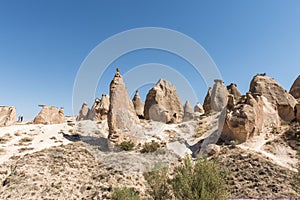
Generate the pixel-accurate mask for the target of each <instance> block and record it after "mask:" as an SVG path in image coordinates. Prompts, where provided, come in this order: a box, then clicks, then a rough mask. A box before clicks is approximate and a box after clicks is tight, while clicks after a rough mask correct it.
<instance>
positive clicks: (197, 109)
mask: <svg viewBox="0 0 300 200" xmlns="http://www.w3.org/2000/svg"><path fill="white" fill-rule="evenodd" d="M194 112H198V113H200V114H204V112H205V111H204V109H203V106H202V105H201V104H200V103H199V102H198V103H197V104H196V105H195V107H194Z"/></svg>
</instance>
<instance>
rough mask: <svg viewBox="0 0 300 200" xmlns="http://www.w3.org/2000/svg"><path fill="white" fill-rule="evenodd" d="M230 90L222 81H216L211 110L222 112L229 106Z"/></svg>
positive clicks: (212, 92) (212, 93)
mask: <svg viewBox="0 0 300 200" xmlns="http://www.w3.org/2000/svg"><path fill="white" fill-rule="evenodd" d="M228 94H229V93H228V90H227V88H226V86H225V85H224V82H223V81H222V80H218V79H217V80H215V84H214V87H213V89H212V91H211V109H212V111H216V112H220V111H222V110H223V108H224V107H225V106H226V105H227V97H228Z"/></svg>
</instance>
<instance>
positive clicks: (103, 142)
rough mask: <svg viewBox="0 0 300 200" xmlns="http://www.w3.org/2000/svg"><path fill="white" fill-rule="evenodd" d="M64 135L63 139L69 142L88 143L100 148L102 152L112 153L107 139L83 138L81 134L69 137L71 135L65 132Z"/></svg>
mask: <svg viewBox="0 0 300 200" xmlns="http://www.w3.org/2000/svg"><path fill="white" fill-rule="evenodd" d="M62 134H63V137H64V138H66V139H67V140H69V141H72V142H79V141H81V142H84V143H87V144H89V145H92V146H96V147H98V148H99V150H100V151H104V152H107V151H110V150H109V146H108V140H107V138H103V137H93V136H83V135H80V134H74V135H69V134H66V133H63V132H62Z"/></svg>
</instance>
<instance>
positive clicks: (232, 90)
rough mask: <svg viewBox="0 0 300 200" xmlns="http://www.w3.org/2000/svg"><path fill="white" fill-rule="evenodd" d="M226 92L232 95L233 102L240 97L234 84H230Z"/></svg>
mask: <svg viewBox="0 0 300 200" xmlns="http://www.w3.org/2000/svg"><path fill="white" fill-rule="evenodd" d="M227 90H228V93H229V94H232V95H233V97H234V99H235V100H238V99H239V98H240V97H241V96H242V95H241V93H240V91H239V90H238V89H237V85H236V84H235V83H231V84H230V85H228V86H227Z"/></svg>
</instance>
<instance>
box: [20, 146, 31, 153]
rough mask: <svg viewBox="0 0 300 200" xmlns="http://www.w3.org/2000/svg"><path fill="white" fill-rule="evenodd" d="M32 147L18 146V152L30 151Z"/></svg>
mask: <svg viewBox="0 0 300 200" xmlns="http://www.w3.org/2000/svg"><path fill="white" fill-rule="evenodd" d="M33 149H34V148H32V147H31V148H27V147H24V148H20V149H18V151H19V153H22V152H24V151H31V150H33Z"/></svg>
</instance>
